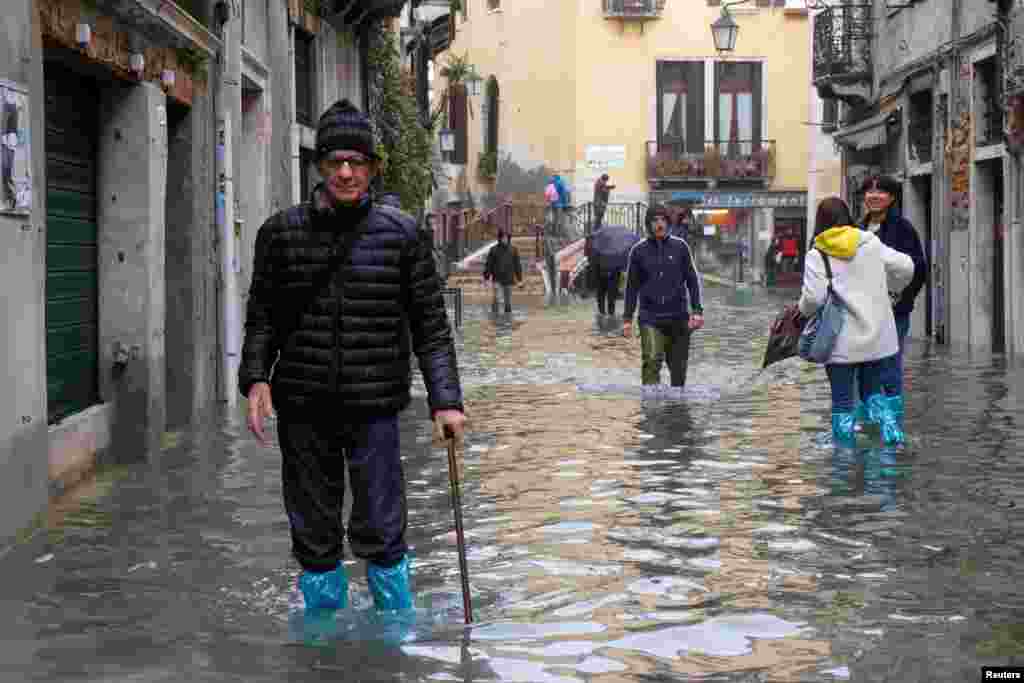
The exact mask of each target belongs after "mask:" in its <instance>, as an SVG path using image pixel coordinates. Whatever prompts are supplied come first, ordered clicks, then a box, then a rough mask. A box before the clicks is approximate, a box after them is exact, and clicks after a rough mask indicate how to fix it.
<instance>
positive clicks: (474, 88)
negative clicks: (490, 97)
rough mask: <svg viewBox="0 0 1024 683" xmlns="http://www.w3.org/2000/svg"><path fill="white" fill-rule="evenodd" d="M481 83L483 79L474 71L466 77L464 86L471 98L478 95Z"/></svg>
mask: <svg viewBox="0 0 1024 683" xmlns="http://www.w3.org/2000/svg"><path fill="white" fill-rule="evenodd" d="M483 81H484V79H483V78H481V76H480V74H478V73H477V72H476V69H473V70H472V71H470V72H469V75H468V76H466V85H467V86H468V88H469V94H470V95H472V96H473V97H476V96H477V95H479V94H480V84H481V83H483Z"/></svg>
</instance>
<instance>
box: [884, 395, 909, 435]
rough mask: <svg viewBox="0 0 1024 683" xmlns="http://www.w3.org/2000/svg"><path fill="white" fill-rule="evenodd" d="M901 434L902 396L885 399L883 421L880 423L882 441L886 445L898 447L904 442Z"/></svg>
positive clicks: (902, 433)
mask: <svg viewBox="0 0 1024 683" xmlns="http://www.w3.org/2000/svg"><path fill="white" fill-rule="evenodd" d="M906 438H907V437H906V434H905V433H904V432H903V396H902V395H900V394H897V395H896V396H886V397H885V421H884V422H882V439H883V440H884V441H885V443H886V445H889V446H894V445H899V444H901V443H903V442H904V441H906Z"/></svg>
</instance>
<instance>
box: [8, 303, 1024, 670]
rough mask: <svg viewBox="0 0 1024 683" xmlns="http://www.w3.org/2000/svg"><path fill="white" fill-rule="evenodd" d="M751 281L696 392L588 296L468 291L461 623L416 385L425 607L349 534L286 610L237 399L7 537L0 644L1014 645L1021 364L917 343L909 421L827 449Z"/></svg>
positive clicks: (284, 562)
mask: <svg viewBox="0 0 1024 683" xmlns="http://www.w3.org/2000/svg"><path fill="white" fill-rule="evenodd" d="M759 296H761V297H762V298H760V299H757V298H755V300H754V301H753V302H751V303H749V304H747V305H739V304H736V303H735V302H732V299H731V298H730V297H728V296H727V295H726V294H725V293H723V292H721V291H716V290H709V291H708V293H707V297H708V299H709V304H708V311H709V316H708V327H707V328H706V329H705V330H702V331H701V332H698V333H696V334H695V335H694V340H693V353H692V357H691V362H690V372H689V381H688V384H687V387H686V389H685V391H683V392H679V391H673V390H671V389H668V388H667V387H666V388H660V389H656V390H648V391H643V390H642V389H641V387H640V385H639V365H640V359H639V356H640V345H639V340H637V339H625V338H623V337H622V336H621V321H618V320H616V321H611V322H609V321H607V320H601V319H598V318H596V317H595V316H594V315H593V313H592V311H591V309H590V308H589V306H588V305H587V304H574V305H570V306H563V307H555V308H543V307H541V306H532V305H527V306H520V308H518V309H517V310H516V312H515V313H513V314H512V315H511V316H497V317H494V316H491V315H490V314H489V306H487V305H486V304H484V305H479V306H475V305H472V304H471V305H468V306H467V308H466V311H465V320H464V325H463V328H462V329H461V330H460V331H459V332H458V352H459V358H460V364H461V367H462V374H463V378H464V383H465V391H466V397H467V410H468V416H469V419H470V429H471V431H470V434H469V436H468V439H467V443H466V448H465V451H464V453H463V468H464V471H463V473H462V474H463V482H464V484H463V500H464V505H465V510H464V514H465V524H466V534H467V544H468V557H469V569H470V575H471V584H472V593H473V600H474V611H475V613H476V616H477V618H478V620H479V623H478V624H475V625H473V626H472V627H470V628H464V627H463V625H462V623H461V619H462V603H461V592H460V585H459V570H458V556H457V551H456V545H455V539H454V534H453V533H452V529H453V520H452V512H451V508H450V502H449V490H448V472H447V461H446V458H445V457H444V452H443V451H441V450H438V449H435V448H433V447H432V445H431V440H430V425H429V424H428V423H427V420H426V417H427V415H426V410H425V407H424V406H423V402H422V401H421V400H420V401H416V402H414V406H413V408H411V409H410V410H409V411H408V412H407V413H406V414H405V415H404V417H403V421H402V424H403V434H404V436H403V438H404V443H405V447H406V452H407V457H406V460H405V466H406V478H407V481H408V482H409V505H410V528H409V540H410V542H411V544H412V547H413V551H412V552H413V556H414V558H413V572H414V588H415V591H416V595H417V601H416V608H415V610H413V611H411V612H409V613H407V614H404V615H389V616H384V617H382V616H379V615H376V614H375V613H374V612H373V610H372V608H371V600H370V598H369V595H368V592H367V589H366V582H365V578H364V575H363V566H362V564H361V563H360V562H357V561H354V560H349V561H348V563H347V566H348V570H349V574H350V576H351V578H352V597H351V602H352V606H351V608H350V609H349V610H346V611H344V612H342V613H337V614H315V613H314V614H306V613H304V612H303V611H302V609H301V601H300V599H299V597H298V595H297V593H296V590H295V577H296V574H297V568H296V567H295V565H294V563H293V562H292V561H291V560H290V558H289V556H288V552H289V538H288V525H287V520H286V518H285V516H284V513H283V510H282V506H281V503H280V494H281V491H280V480H279V476H280V475H279V470H280V455H279V452H278V451H277V449H276V448H275V449H263V448H260V447H259V446H258V445H256V444H255V443H254V442H253V440H252V439H250V438H249V437H248V436H246V435H245V434H244V422H243V421H242V420H240V419H238V418H236V417H235V416H229V417H228V418H227V419H225V420H223V421H221V422H211V423H210V424H207V425H202V426H200V427H198V428H197V429H196V430H195V431H194V432H189V433H186V434H183V435H181V436H180V438H177V439H169V440H167V442H166V443H165V450H164V452H163V453H162V454H161V457H160V458H159V459H158V460H157V461H155V462H154V463H152V464H149V465H141V466H134V467H129V468H123V469H122V470H120V471H118V473H117V476H116V477H107V478H105V479H102V480H101V481H100V482H99V483H98V484H97V485H96V486H94V487H93V488H92V489H89V488H84V489H82V490H81V491H80V492H79V493H78V494H77V498H76V499H75V500H74V501H73V502H65V503H63V504H61V505H55V506H54V510H53V511H52V514H51V516H50V518H49V520H50V521H49V533H48V534H42V535H37V536H36V537H35V538H33V539H32V540H31V541H29V542H27V543H25V544H23V545H22V546H19V547H18V548H16V549H15V550H14V551H12V552H11V553H10V554H9V555H8V556H6V557H5V558H3V559H2V561H0V562H2V563H0V567H2V571H3V572H4V574H3V575H4V578H5V579H7V581H4V582H2V584H3V585H2V587H0V599H2V600H3V604H4V606H5V614H10V615H12V617H13V618H10V619H7V620H4V621H6V623H4V624H0V633H2V635H3V636H4V638H3V639H2V640H3V642H5V643H9V644H14V647H12V648H10V649H11V652H10V657H4V661H5V662H9V664H7V667H8V669H10V670H11V671H17V672H19V675H21V674H24V676H26V677H27V676H29V675H31V677H33V679H34V680H54V681H56V680H61V681H63V680H70V679H75V680H95V681H100V680H102V681H109V680H139V681H149V680H154V681H155V680H186V679H187V680H201V681H224V680H246V681H281V680H289V681H292V680H295V681H299V680H302V681H307V680H308V681H333V680H340V679H342V678H343V679H344V680H359V681H390V680H395V681H398V680H423V681H427V680H437V681H445V680H454V681H528V682H530V683H535V682H539V681H545V682H546V681H560V682H561V681H564V682H569V681H587V680H606V681H649V680H737V681H739V680H744V681H746V680H773V681H776V680H779V681H781V680H880V679H876V678H873V677H872V676H876V675H877V674H873V673H872V672H886V673H887V674H888V675H889V676H890V680H901V681H924V680H975V679H976V678H977V672H978V670H979V667H980V666H982V665H983V664H1005V663H1008V661H1009V658H1012V657H1020V656H1022V655H1024V638H1022V637H1020V634H1021V632H1022V631H1021V628H1020V624H1021V623H1024V588H1022V587H1021V586H1022V585H1024V582H1021V581H1019V558H1020V557H1021V554H1022V551H1024V536H1022V534H1021V529H1022V523H1021V518H1020V514H1019V509H1020V508H1019V507H1017V499H1018V498H1019V493H1020V491H1021V484H1022V483H1024V475H1022V474H1021V467H1020V461H1019V455H1018V452H1019V449H1017V447H1016V444H1017V443H1019V442H1020V440H1021V439H1020V437H1021V429H1020V421H1021V419H1022V417H1024V404H1022V403H1021V400H1020V389H1019V387H1022V386H1024V384H1022V383H1021V382H1020V376H1019V372H1018V371H1017V370H1015V369H1012V368H1007V367H1006V364H1005V362H1004V361H1002V360H1001V359H999V358H995V359H993V358H988V357H978V356H976V355H975V356H968V355H966V354H958V353H953V352H947V351H945V350H943V351H941V352H940V351H936V350H935V349H931V348H929V347H927V346H926V345H924V344H920V343H918V344H912V345H911V348H910V351H909V357H908V359H907V363H906V365H907V382H906V384H907V391H908V397H907V431H908V436H909V441H908V444H907V445H906V446H905V447H901V448H883V447H881V445H880V438H879V436H878V433H877V430H872V429H870V428H869V429H868V430H867V431H866V432H865V433H864V434H862V435H861V436H860V441H859V445H858V448H856V449H834V448H833V447H832V445H831V439H830V437H829V433H828V430H829V412H830V406H829V397H828V387H827V383H826V381H825V378H824V373H823V371H822V370H821V369H820V368H818V367H814V366H810V365H807V364H805V363H803V362H802V361H799V360H797V359H792V360H789V361H785V362H783V363H779V364H776V365H774V366H772V367H771V368H769V369H768V370H766V371H764V372H760V371H759V367H760V358H761V355H762V353H763V345H764V341H765V339H764V333H765V330H767V328H768V325H769V324H770V322H771V320H772V318H773V317H774V315H775V313H776V312H777V309H778V307H779V306H780V305H781V300H776V299H769V298H765V295H759ZM519 303H521V302H517V304H519ZM414 393H415V394H416V395H417V396H420V397H422V396H423V395H424V393H425V392H424V391H423V387H422V383H420V382H419V381H418V380H417V383H416V385H415V387H414ZM6 654H7V653H6V652H5V655H6ZM5 680H7V679H6V678H5Z"/></svg>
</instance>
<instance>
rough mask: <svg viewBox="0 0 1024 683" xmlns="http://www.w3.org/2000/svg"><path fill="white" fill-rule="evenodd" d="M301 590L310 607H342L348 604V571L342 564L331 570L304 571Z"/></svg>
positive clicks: (300, 580)
mask: <svg viewBox="0 0 1024 683" xmlns="http://www.w3.org/2000/svg"><path fill="white" fill-rule="evenodd" d="M299 590H301V591H302V599H303V600H304V601H305V603H306V607H307V608H308V609H341V608H343V607H346V606H348V573H347V572H346V571H345V567H343V566H342V565H340V564H339V565H338V566H337V567H335V568H334V569H332V570H331V571H329V572H310V571H304V572H302V574H301V575H300V576H299Z"/></svg>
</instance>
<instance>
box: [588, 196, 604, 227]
mask: <svg viewBox="0 0 1024 683" xmlns="http://www.w3.org/2000/svg"><path fill="white" fill-rule="evenodd" d="M607 208H608V205H607V204H604V203H600V202H594V225H593V226H592V227H591V230H600V229H601V224H602V223H603V222H604V211H605V209H607Z"/></svg>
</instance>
